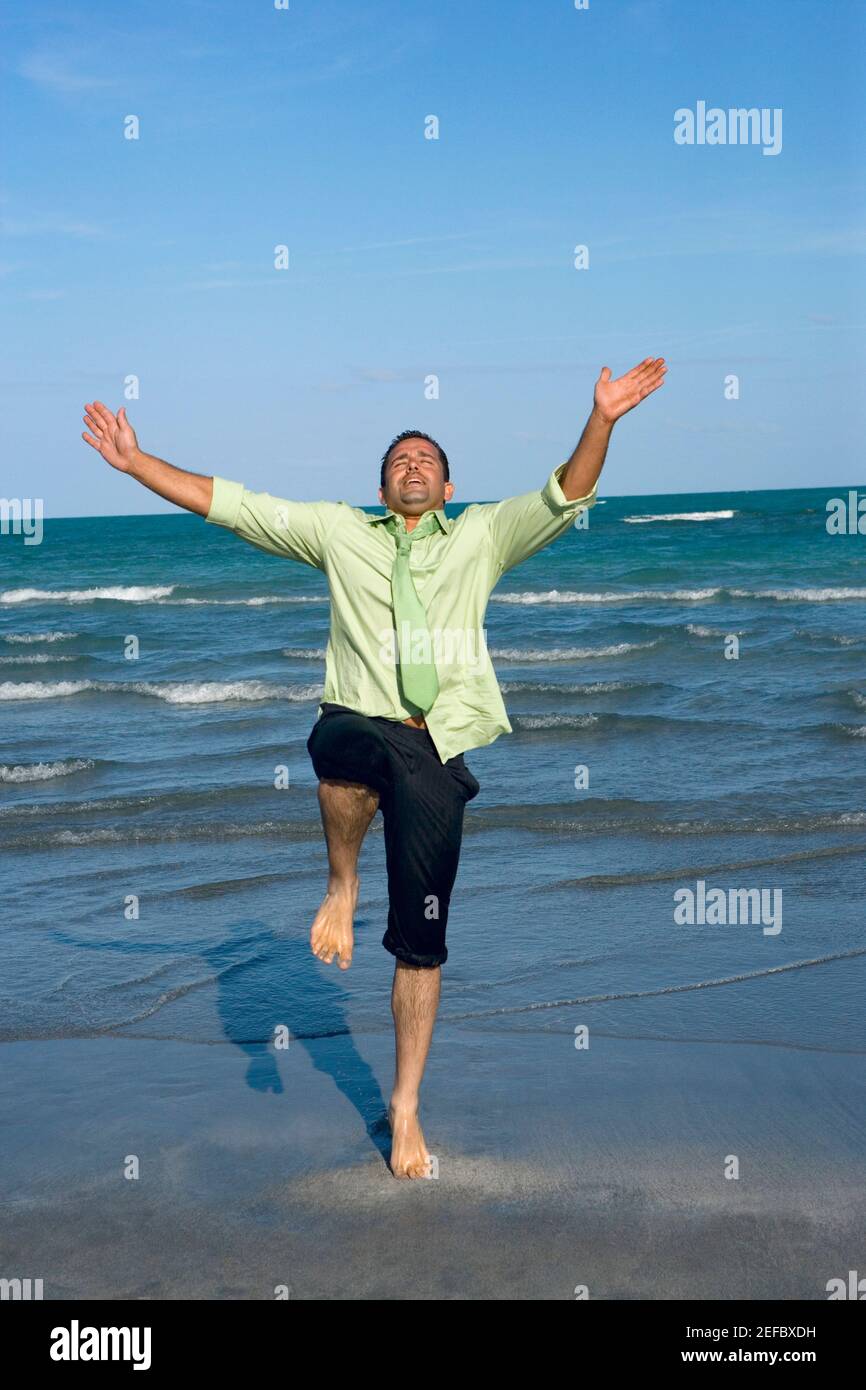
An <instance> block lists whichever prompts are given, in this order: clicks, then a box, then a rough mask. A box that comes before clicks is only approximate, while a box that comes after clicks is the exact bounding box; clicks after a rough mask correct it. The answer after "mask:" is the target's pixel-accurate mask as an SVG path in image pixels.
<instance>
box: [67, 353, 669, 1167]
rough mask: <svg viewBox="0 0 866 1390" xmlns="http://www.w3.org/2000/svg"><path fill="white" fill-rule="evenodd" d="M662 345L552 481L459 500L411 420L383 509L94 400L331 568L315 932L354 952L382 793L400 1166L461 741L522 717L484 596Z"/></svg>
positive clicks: (430, 1005) (427, 1012)
mask: <svg viewBox="0 0 866 1390" xmlns="http://www.w3.org/2000/svg"><path fill="white" fill-rule="evenodd" d="M666 370H667V369H666V367H665V365H664V358H661V357H658V358H650V357H647V358H645V359H644V361H643V362H640V363H639V364H638V365H637V366H636V367H633V368H632V370H631V371H630V372H626V373H625V375H624V376H622V377H619V378H618V379H617V380H611V373H610V368H609V367H603V368H602V370H601V374H600V376H599V378H598V381H597V382H596V383H595V395H594V403H593V409H592V412H591V414H590V416H589V419H588V421H587V424H586V426H585V428H584V431H583V434H582V435H581V438H580V441H579V443H578V445H577V447H576V448H575V450H574V452H573V454H572V455H571V457H570V459H569V460H568V462H567V463H565V464H562V465H560V466H559V467H558V468H556V469H555V470H554V471H553V473H551V475H550V477H549V478H548V480H547V482H546V484H545V485H544V487H543V488H542V489H541V490H540V491H535V492H528V493H524V494H522V495H521V496H518V497H509V498H506V499H505V500H504V501H502V502H495V503H487V504H483V505H479V504H477V503H473V504H471V505H470V506H468V507H466V508H465V510H464V511H463V512H462V513H461V515H460V516H459V517H457V518H456V519H454V518H451V517H448V516H446V514H445V503H446V502H450V500H451V498H452V496H453V494H454V485H453V483H452V482H451V481H450V477H449V466H448V459H447V457H446V455H445V453H444V451H443V450H442V449H441V448H440V446H439V445H438V444H437V443H436V441H435V440H433V439H431V438H430V436H429V435H426V434H424V433H423V431H406V432H404V433H403V434H401V435H398V436H397V438H396V439H395V440H394V441H393V442H392V443H391V445H389V447H388V449H387V450H386V452H385V455H384V458H383V459H382V466H381V475H380V487H379V500H380V502H382V503H383V505H384V507H385V508H386V510H385V512H384V513H382V514H380V515H375V516H374V515H370V514H369V513H367V512H364V511H362V510H361V508H359V507H352V506H350V505H349V504H348V503H346V502H324V501H323V502H290V501H286V500H284V499H281V498H276V497H272V496H270V495H269V494H268V493H253V492H249V491H248V490H247V489H246V488H245V487H244V486H243V484H241V483H236V482H230V481H227V480H226V479H224V478H221V477H213V478H210V477H205V476H202V475H200V474H197V473H188V472H186V471H184V470H183V469H180V468H175V467H173V466H172V464H170V463H166V462H165V461H164V460H163V459H159V458H156V457H154V456H153V455H151V454H145V453H143V452H142V451H141V450H140V449H139V447H138V442H137V440H136V437H135V434H134V432H133V429H132V427H131V425H130V424H129V421H128V420H127V418H126V410H125V409H124V408H123V407H121V409H120V410H119V411H118V413H117V416H114V415H113V414H112V412H111V411H110V410H108V408H107V407H106V406H104V405H103V404H102V403H101V402H100V401H94V402H93V403H92V404H90V405H86V406H85V416H84V421H85V424H86V425H87V427H88V430H89V431H90V433H87V432H84V433H83V434H82V438H83V439H85V440H86V441H87V443H88V444H90V445H91V446H92V447H93V448H94V449H96V450H97V451H98V452H99V453H100V454H101V455H102V457H103V458H104V459H105V460H106V462H107V463H109V464H111V465H112V467H114V468H117V469H119V470H120V471H121V472H125V473H129V474H130V475H131V476H132V477H133V478H136V479H137V480H138V481H139V482H140V483H143V484H144V486H145V487H148V488H150V489H151V491H153V492H156V493H158V494H159V496H160V497H165V498H167V499H168V500H169V501H170V502H174V503H175V504H176V505H177V506H180V507H185V508H187V510H188V511H191V512H197V513H198V514H199V515H200V516H203V517H205V518H206V519H207V520H208V521H210V522H213V523H215V524H216V525H218V526H224V527H227V528H228V529H229V530H231V531H234V532H235V533H236V534H237V535H239V536H241V537H242V538H243V539H244V540H246V541H249V542H250V543H251V544H252V545H255V546H258V547H259V548H260V549H262V550H266V551H270V552H272V553H274V554H277V555H282V556H285V557H287V558H289V559H293V560H297V561H299V562H300V563H302V564H307V565H311V566H313V567H314V568H316V569H320V570H322V571H323V572H324V573H325V575H326V576H327V579H328V584H329V588H330V594H331V632H330V638H329V641H328V649H327V656H326V663H325V688H324V692H323V700H322V704H321V706H320V708H319V717H318V720H317V722H316V724H315V725H314V727H313V730H312V733H311V734H310V738H309V740H308V742H307V748H308V751H309V753H310V757H311V759H312V762H313V768H314V770H315V772H316V775H317V777H318V781H319V786H318V797H319V806H320V810H321V816H322V824H323V827H324V832H325V840H326V843H327V851H328V865H329V876H328V886H327V891H326V893H325V897H324V900H323V902H322V905H321V907H320V908H319V911H318V913H317V915H316V918H315V921H314V922H313V926H312V932H311V938H310V940H311V946H312V950H313V953H314V955H316V956H317V957H318V959H319V960H321V961H324V962H325V963H326V964H331V962H332V961H333V960H334V959H335V958H336V959H337V960H338V961H339V964H340V968H341V969H343V970H345V969H347V968H348V966H349V965H350V964H351V960H352V947H353V936H352V926H353V917H354V911H355V905H356V903H357V898H358V886H359V879H358V874H357V864H358V854H359V851H360V847H361V842H362V840H363V838H364V834H365V833H366V830H367V827H368V826H369V824H370V821H371V820H372V818H373V816H374V815H375V813H376V811H377V809H379V808H381V810H382V816H383V821H384V829H385V855H386V864H387V871H388V899H389V909H388V925H387V930H386V932H385V936H384V938H383V943H382V944H383V945H384V946H385V948H386V949H387V950H388V951H390V952H391V954H392V955H394V956H395V957H396V965H395V970H394V981H393V986H392V993H391V1007H392V1012H393V1016H394V1028H395V1036H396V1053H397V1058H396V1075H395V1081H394V1089H393V1092H392V1096H391V1103H390V1106H389V1119H390V1123H391V1130H392V1136H393V1142H392V1150H391V1169H392V1172H393V1173H394V1175H395V1176H397V1177H408V1178H419V1177H425V1176H427V1174H428V1172H429V1163H430V1156H429V1153H428V1151H427V1149H426V1146H425V1143H424V1137H423V1134H422V1132H421V1127H420V1125H419V1123H418V1096H419V1090H420V1085H421V1079H422V1076H423V1074H424V1067H425V1064H426V1060H427V1053H428V1051H429V1047H430V1040H431V1038H432V1035H433V1024H434V1021H435V1017H436V1009H437V1006H438V1002H439V989H440V967H441V966H442V965H443V964H444V962H445V960H446V959H447V955H448V952H447V950H446V947H445V929H446V926H447V921H448V909H449V906H450V900H451V889H452V887H453V884H454V879H455V877H456V873H457V865H458V859H459V854H460V843H461V837H462V831H463V810H464V807H465V804H466V802H467V801H470V800H471V799H472V798H473V797H474V796H476V795H477V794H478V791H479V790H480V788H479V785H478V782H477V781H476V779H475V778H474V777H473V775H472V773H471V772H470V771H469V769H468V768H467V767H466V764H465V762H464V759H463V754H464V752H465V751H466V750H467V749H469V748H478V747H481V746H483V745H484V744H488V743H492V742H493V740H494V739H495V738H497V737H498V736H499V734H500V733H508V732H510V730H511V725H510V724H509V722H508V716H507V715H506V713H505V707H504V705H503V703H502V697H501V695H500V692H499V687H498V685H497V682H496V677H495V674H494V672H493V667H492V666H491V664H490V659H489V657H488V655H487V650H486V645H485V643H484V628H483V621H484V614H485V611H486V607H487V601H488V598H489V595H490V593H491V591H492V590H493V588H494V587H495V585H496V584H497V582H498V581H499V579H500V578H501V577H502V575H503V574H504V573H505V572H506V571H507V570H510V569H512V568H513V567H514V566H515V565H517V564H519V563H520V562H521V561H522V560H525V559H527V558H528V557H529V556H530V555H534V554H535V553H536V551H538V550H540V549H542V547H544V546H546V545H548V544H549V543H550V542H551V541H553V540H555V539H556V537H557V536H560V535H562V534H563V533H564V532H565V531H566V530H568V529H569V527H571V526H572V524H573V523H574V520H575V518H576V517H577V515H578V514H579V513H580V512H581V511H582V510H583V509H585V508H586V507H590V506H592V505H593V504H594V502H595V497H596V487H597V484H598V478H599V475H600V473H601V469H602V465H603V463H604V459H605V454H606V453H607V447H608V443H609V441H610V434H611V430H612V428H613V425H614V423H615V422H616V421H617V420H618V419H619V418H620V416H622V415H624V414H625V413H626V411H628V410H631V409H632V408H633V407H634V406H636V405H637V404H638V402H639V401H641V400H643V399H644V397H645V396H648V395H649V394H650V393H651V392H652V391H655V390H656V389H657V388H658V387H659V386H661V385H662V384H663V381H664V374H665V371H666Z"/></svg>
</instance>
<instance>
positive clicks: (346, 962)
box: [340, 955, 352, 970]
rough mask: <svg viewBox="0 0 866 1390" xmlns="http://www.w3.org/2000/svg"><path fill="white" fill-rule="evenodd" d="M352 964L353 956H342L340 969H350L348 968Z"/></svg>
mask: <svg viewBox="0 0 866 1390" xmlns="http://www.w3.org/2000/svg"><path fill="white" fill-rule="evenodd" d="M351 964H352V957H351V955H348V956H340V969H341V970H348V969H349V966H350V965H351Z"/></svg>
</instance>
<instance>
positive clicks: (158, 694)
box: [0, 680, 322, 705]
mask: <svg viewBox="0 0 866 1390" xmlns="http://www.w3.org/2000/svg"><path fill="white" fill-rule="evenodd" d="M84 691H97V692H100V693H103V694H109V695H124V694H133V695H151V696H153V697H155V698H156V699H158V700H165V701H166V702H167V703H168V704H170V705H206V704H214V703H217V702H220V701H225V700H298V701H306V700H314V699H318V698H320V697H321V694H322V686H321V685H269V684H268V682H267V681H173V682H172V681H166V682H161V683H160V682H149V681H87V680H84V681H3V682H0V700H51V699H57V698H62V697H63V696H67V695H80V694H82V693H83V692H84Z"/></svg>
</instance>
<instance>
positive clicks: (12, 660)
mask: <svg viewBox="0 0 866 1390" xmlns="http://www.w3.org/2000/svg"><path fill="white" fill-rule="evenodd" d="M80 660H81V657H80V656H49V654H48V652H40V653H39V654H38V655H36V656H0V666H44V665H46V663H47V664H48V665H51V666H53V665H54V664H55V662H58V661H80Z"/></svg>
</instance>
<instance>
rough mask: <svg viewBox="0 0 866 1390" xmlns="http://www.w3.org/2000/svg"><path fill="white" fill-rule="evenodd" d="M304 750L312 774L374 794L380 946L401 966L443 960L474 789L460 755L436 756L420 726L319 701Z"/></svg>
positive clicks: (430, 739) (441, 963) (433, 747)
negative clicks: (381, 887)
mask: <svg viewBox="0 0 866 1390" xmlns="http://www.w3.org/2000/svg"><path fill="white" fill-rule="evenodd" d="M307 751H308V753H309V754H310V757H311V759H312V762H313V768H314V770H315V773H316V776H317V777H319V778H322V777H326V778H341V779H344V780H345V781H348V782H361V783H363V784H364V785H365V786H368V787H371V788H372V789H373V791H376V792H378V793H379V808H380V810H381V812H382V819H383V821H384V827H385V860H386V865H387V870H388V903H389V906H388V929H387V931H386V932H385V935H384V937H383V938H382V945H383V946H384V947H385V950H386V951H390V952H391V954H392V955H393V956H396V957H397V959H398V960H403V961H406V962H407V964H409V965H420V966H427V967H432V966H436V965H443V964H444V963H445V961H446V960H447V959H448V949H447V947H446V945H445V929H446V927H447V925H448V908H449V906H450V903H451V889H452V888H453V886H454V880H455V878H456V876H457V865H458V862H459V859H460V844H461V841H462V838H463V808H464V806H465V805H466V802H467V801H471V800H472V798H473V797H474V796H477V795H478V793H479V791H480V790H481V788H480V786H479V784H478V782H477V781H476V779H475V778H474V777H473V775H472V773H471V772H470V771H469V768H468V767H467V766H466V764H465V762H464V761H463V754H462V753H458V754H457V756H456V757H454V758H449V759H448V761H447V762H446V763H443V762H440V760H439V755H438V753H437V752H436V748H435V746H434V743H433V740H432V738H431V737H430V735H429V733H428V732H427V730H426V729H416V728H413V727H412V725H411V724H403V723H401V722H400V721H399V720H397V719H385V718H383V717H381V716H379V715H376V716H370V715H366V714H359V713H358V711H357V710H351V709H348V708H347V707H346V706H345V705H335V704H330V703H325V704H323V705H322V713H321V715H320V716H319V718H318V720H317V721H316V723H315V724H314V726H313V731H312V733H311V734H310V737H309V738H308V739H307Z"/></svg>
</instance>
